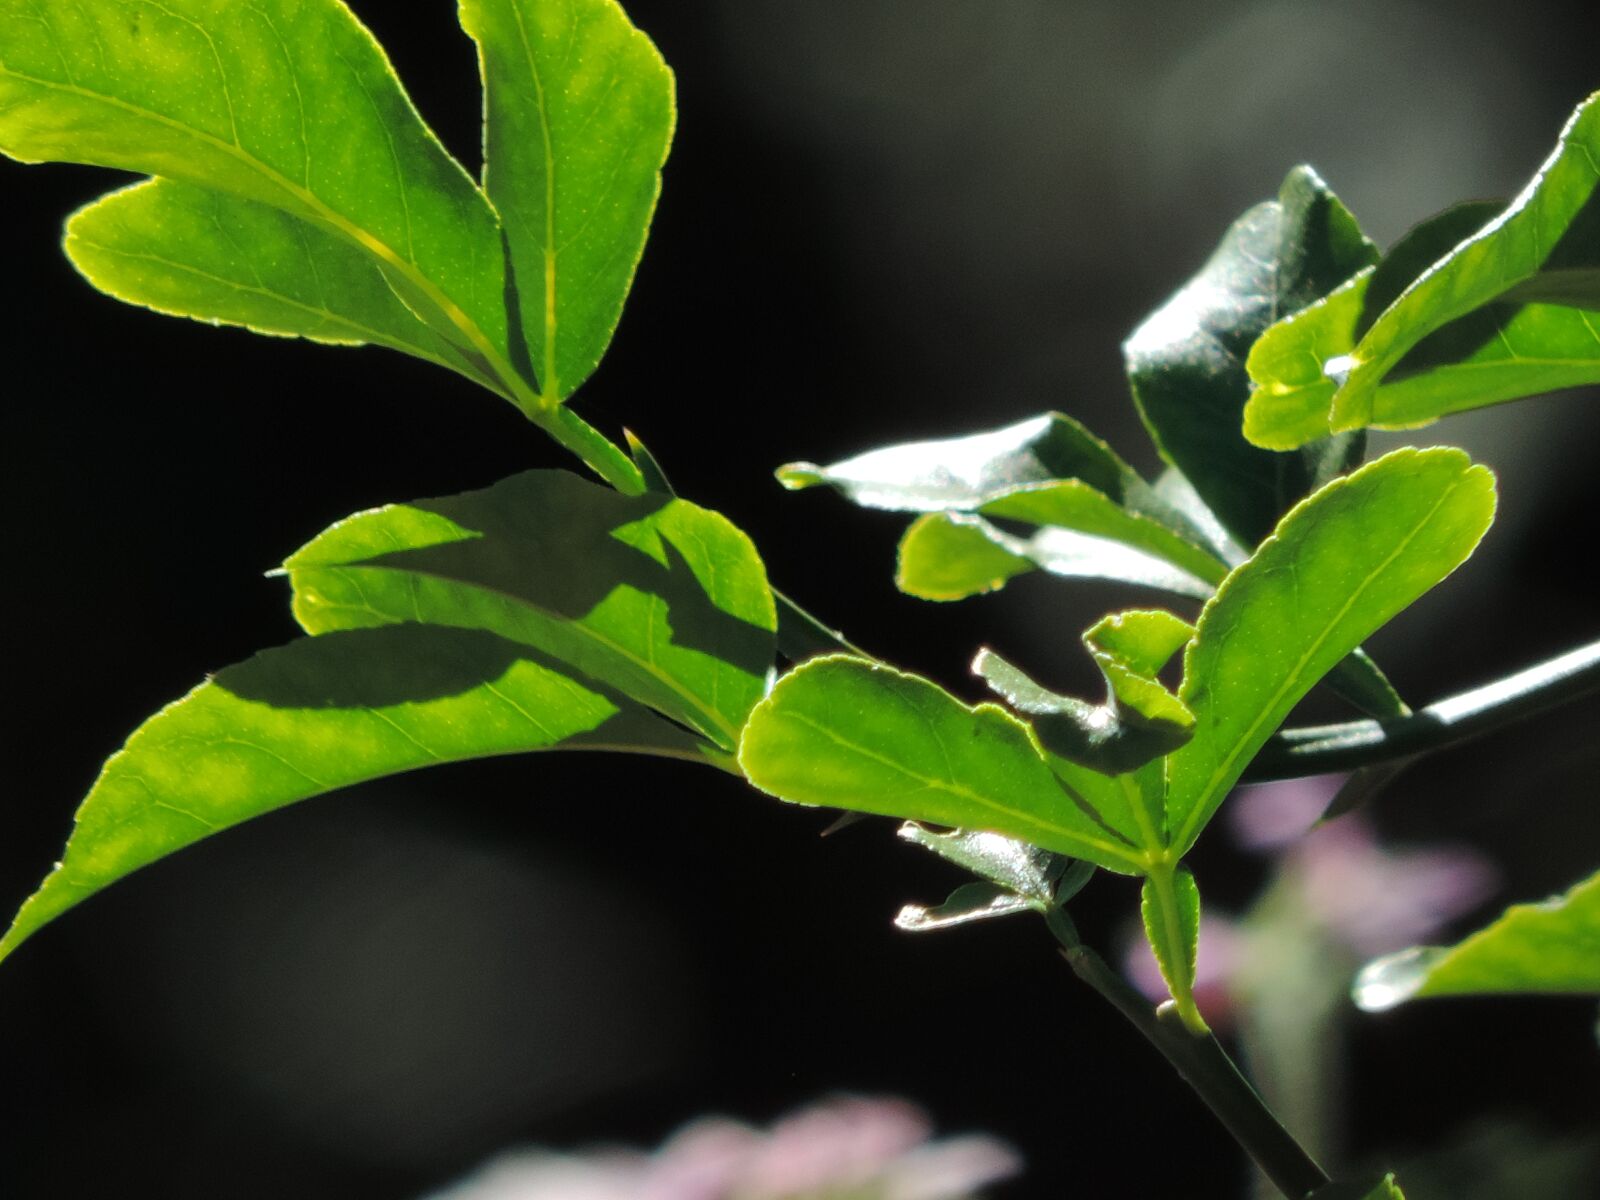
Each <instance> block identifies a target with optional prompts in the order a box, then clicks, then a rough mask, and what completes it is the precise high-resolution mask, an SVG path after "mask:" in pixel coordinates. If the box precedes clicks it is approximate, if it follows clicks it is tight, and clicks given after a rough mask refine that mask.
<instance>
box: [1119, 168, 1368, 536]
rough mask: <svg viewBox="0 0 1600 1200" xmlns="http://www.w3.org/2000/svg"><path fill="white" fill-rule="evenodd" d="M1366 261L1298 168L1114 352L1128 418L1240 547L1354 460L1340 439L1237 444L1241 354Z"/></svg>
mask: <svg viewBox="0 0 1600 1200" xmlns="http://www.w3.org/2000/svg"><path fill="white" fill-rule="evenodd" d="M1376 257H1377V252H1376V250H1375V249H1374V248H1373V246H1372V243H1371V242H1369V241H1367V239H1366V238H1365V237H1364V236H1363V235H1362V233H1361V230H1360V228H1359V227H1358V226H1357V225H1356V222H1355V218H1353V217H1352V216H1351V215H1350V213H1349V211H1348V210H1347V209H1346V208H1345V207H1344V205H1343V204H1341V203H1340V202H1339V199H1338V198H1337V197H1336V196H1334V194H1333V193H1332V192H1331V191H1329V190H1328V188H1327V186H1326V185H1325V184H1324V183H1323V182H1322V180H1321V179H1319V178H1318V177H1317V175H1316V173H1315V172H1313V171H1312V170H1311V169H1310V168H1308V167H1298V168H1296V169H1295V170H1294V171H1292V172H1291V173H1290V174H1289V177H1288V178H1287V179H1286V180H1285V181H1284V184H1283V187H1282V189H1281V190H1280V191H1279V194H1278V198H1277V199H1275V200H1269V201H1267V202H1266V203H1263V204H1258V205H1257V206H1256V207H1254V208H1252V209H1251V210H1250V211H1248V212H1247V213H1245V214H1244V216H1242V217H1241V218H1240V219H1239V220H1238V221H1237V222H1236V223H1235V224H1234V226H1233V228H1232V229H1230V230H1229V231H1228V234H1227V236H1226V237H1224V239H1223V241H1222V244H1221V245H1220V246H1218V248H1217V250H1216V252H1215V253H1214V254H1213V255H1212V256H1211V258H1210V260H1209V261H1208V262H1207V263H1206V265H1205V266H1204V267H1202V268H1201V270H1200V272H1199V274H1197V275H1196V276H1195V277H1194V278H1193V279H1192V280H1190V282H1189V283H1188V284H1187V285H1185V286H1184V288H1183V289H1182V290H1181V291H1179V292H1178V294H1177V295H1175V296H1174V297H1173V298H1172V299H1171V300H1169V301H1168V302H1167V303H1166V304H1165V305H1164V306H1163V307H1162V308H1161V309H1159V310H1158V311H1157V312H1156V313H1155V314H1154V315H1152V316H1151V317H1150V318H1148V319H1147V320H1146V321H1145V322H1144V323H1143V324H1142V325H1140V326H1139V328H1138V329H1137V330H1135V331H1134V333H1133V335H1132V337H1130V338H1129V339H1128V341H1127V344H1126V345H1125V346H1124V348H1123V353H1124V357H1125V358H1126V360H1127V368H1128V378H1129V381H1130V383H1131V384H1132V385H1133V392H1134V397H1135V399H1136V400H1137V401H1138V404H1139V411H1140V413H1141V415H1142V416H1143V417H1144V421H1145V424H1146V426H1147V427H1148V428H1149V430H1150V434H1151V436H1152V437H1153V438H1154V439H1155V442H1156V445H1157V446H1158V447H1159V448H1160V450H1161V453H1162V456H1163V457H1164V458H1165V459H1166V460H1167V461H1168V462H1170V463H1172V464H1173V465H1174V466H1175V467H1177V468H1178V469H1179V470H1181V471H1182V472H1183V473H1184V474H1185V475H1186V476H1187V477H1188V478H1189V481H1190V482H1191V483H1192V484H1193V485H1194V488H1195V490H1196V491H1197V492H1198V493H1199V494H1200V496H1201V497H1202V498H1203V499H1204V500H1205V502H1206V504H1207V505H1209V506H1210V508H1211V509H1212V511H1214V512H1215V513H1216V515H1217V516H1218V518H1220V520H1221V522H1222V524H1223V526H1224V527H1226V528H1227V530H1228V531H1229V532H1230V533H1231V534H1232V535H1233V536H1234V537H1236V538H1237V539H1238V540H1239V541H1240V542H1241V543H1242V544H1244V545H1245V546H1254V545H1255V544H1256V543H1257V542H1258V541H1260V540H1261V538H1263V537H1265V536H1266V534H1267V533H1268V532H1270V531H1271V529H1272V527H1273V525H1274V524H1276V522H1277V520H1278V517H1279V516H1280V515H1281V514H1282V513H1283V512H1285V511H1286V510H1287V509H1288V508H1289V507H1290V506H1292V505H1293V504H1294V503H1295V502H1296V501H1297V500H1299V499H1300V498H1301V497H1302V496H1304V495H1306V494H1307V493H1308V492H1310V491H1312V490H1313V489H1314V488H1316V487H1318V486H1319V485H1320V484H1322V483H1324V482H1326V481H1327V480H1328V479H1329V478H1331V477H1332V476H1333V475H1335V474H1337V473H1338V472H1339V471H1341V470H1344V469H1346V468H1347V467H1348V466H1350V465H1351V464H1352V463H1353V462H1357V461H1359V460H1360V455H1361V450H1362V447H1361V444H1360V443H1359V441H1354V440H1351V439H1348V438H1345V439H1339V440H1337V441H1330V442H1326V443H1323V444H1321V445H1319V446H1317V447H1313V448H1310V449H1308V450H1306V451H1305V452H1303V453H1301V454H1298V455H1295V456H1293V457H1285V456H1281V455H1274V454H1270V453H1267V452H1264V451H1262V450H1261V449H1259V448H1257V447H1255V446H1252V445H1250V444H1249V443H1248V442H1246V441H1245V439H1244V436H1243V435H1242V434H1241V433H1240V422H1241V420H1242V413H1243V411H1244V406H1245V403H1246V401H1247V400H1248V398H1249V380H1248V378H1247V376H1246V374H1245V370H1244V360H1245V356H1246V354H1248V353H1249V350H1250V346H1251V343H1252V342H1254V341H1255V339H1256V338H1257V337H1258V336H1260V334H1261V333H1262V332H1263V331H1264V330H1265V329H1266V328H1267V327H1268V326H1270V325H1272V324H1273V323H1274V322H1275V321H1277V320H1279V319H1280V318H1282V317H1285V316H1287V315H1288V314H1289V313H1292V312H1294V311H1296V310H1297V309H1299V308H1302V307H1304V306H1305V305H1307V304H1309V303H1310V302H1311V301H1313V300H1315V299H1317V298H1318V297H1319V296H1322V295H1325V294H1326V293H1327V292H1329V291H1331V290H1332V289H1333V288H1335V287H1337V286H1338V285H1339V284H1341V283H1343V282H1344V281H1345V280H1346V279H1348V278H1349V277H1350V276H1351V275H1353V274H1354V273H1355V272H1356V271H1358V270H1360V269H1361V268H1362V267H1365V266H1368V265H1370V264H1371V263H1372V262H1373V261H1374V260H1375V259H1376Z"/></svg>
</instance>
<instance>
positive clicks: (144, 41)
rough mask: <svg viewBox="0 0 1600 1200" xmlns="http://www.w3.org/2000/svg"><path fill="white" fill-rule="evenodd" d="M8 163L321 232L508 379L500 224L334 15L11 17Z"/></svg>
mask: <svg viewBox="0 0 1600 1200" xmlns="http://www.w3.org/2000/svg"><path fill="white" fill-rule="evenodd" d="M0 150H3V151H4V152H5V153H6V154H8V155H10V156H11V157H13V158H17V159H20V160H22V161H24V162H46V161H59V162H78V163H86V164H89V165H93V166H102V167H113V168H119V169H122V170H127V171H135V172H138V173H140V174H148V175H160V176H165V177H168V178H171V179H177V180H182V181H185V182H188V183H192V184H198V185H201V186H204V187H210V188H214V189H216V190H218V191H221V192H225V193H228V194H230V195H234V196H238V197H242V198H244V199H248V200H256V201H259V202H261V203H263V204H267V205H270V206H272V207H274V208H278V209H281V210H283V211H284V212H287V213H289V214H291V215H292V216H296V217H300V218H302V219H304V220H307V221H310V222H312V223H313V224H316V225H318V226H320V227H321V228H323V229H325V230H327V231H329V232H331V233H333V234H335V235H337V236H338V237H340V238H342V239H344V240H345V241H347V242H349V243H350V244H352V245H354V246H357V247H360V248H361V249H362V250H363V251H364V252H366V253H367V254H369V255H371V256H372V257H373V259H374V261H376V262H377V264H378V265H379V267H380V269H382V270H383V272H384V274H385V276H386V277H387V278H388V280H389V281H390V283H391V284H392V285H393V286H394V287H395V289H396V290H397V291H398V292H399V293H400V294H401V296H402V297H403V298H404V299H405V301H406V303H407V304H409V305H411V306H412V307H413V308H414V309H415V310H416V311H417V313H418V314H419V315H420V316H421V317H422V319H423V320H424V321H426V322H427V323H428V324H429V325H430V326H431V327H432V328H433V329H434V330H435V332H436V333H438V334H439V335H440V336H442V337H445V338H448V339H449V340H450V341H452V342H454V343H455V344H456V345H457V346H458V347H460V348H461V349H462V350H463V351H464V352H466V353H468V354H470V355H472V356H474V357H476V358H480V359H482V360H483V361H484V362H485V364H486V366H487V367H488V373H490V374H493V375H496V376H500V377H503V378H507V379H509V378H512V372H511V370H510V368H509V367H508V366H507V353H508V344H507V340H506V319H505V278H504V249H503V246H502V243H501V238H500V231H499V228H498V225H497V221H496V218H495V214H494V212H493V210H492V209H491V208H490V207H489V204H488V202H487V200H486V199H485V198H484V196H483V194H482V193H481V192H480V191H479V190H478V189H477V187H476V186H474V184H473V182H472V180H471V179H470V178H469V177H468V176H467V174H466V173H465V172H464V171H463V170H462V169H461V166H460V165H459V164H458V163H457V162H456V161H455V160H454V159H452V158H451V157H450V156H449V155H448V154H447V153H445V151H444V148H443V147H442V146H441V145H440V144H439V141H438V139H437V138H436V137H435V136H434V134H433V133H432V131H431V130H429V129H428V127H427V126H426V125H425V124H423V122H422V119H421V118H420V117H419V116H418V115H417V112H416V109H415V108H413V107H412V104H411V101H410V100H409V99H408V98H407V96H406V94H405V92H404V91H403V90H402V89H401V87H400V83H399V80H397V79H396V78H395V75H394V71H393V70H392V69H391V68H390V66H389V63H388V60H387V59H386V58H385V57H384V54H383V51H382V50H381V49H380V48H379V46H378V44H377V43H376V42H375V41H374V40H373V38H372V36H371V34H369V33H368V32H367V30H366V29H365V28H363V27H362V26H361V25H360V24H359V23H358V22H357V21H356V19H355V17H354V16H353V15H352V14H351V13H350V10H349V9H348V8H346V7H345V6H344V5H343V4H340V3H338V2H337V0H255V2H253V3H250V4H235V3H230V2H228V0H163V3H160V4H157V3H152V2H147V0H74V3H71V4H45V3H39V2H38V0H0Z"/></svg>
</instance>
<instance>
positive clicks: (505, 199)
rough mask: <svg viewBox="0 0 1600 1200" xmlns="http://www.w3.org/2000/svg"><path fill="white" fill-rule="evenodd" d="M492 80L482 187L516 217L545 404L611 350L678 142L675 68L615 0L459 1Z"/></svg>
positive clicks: (529, 330) (523, 292) (520, 283)
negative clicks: (664, 174)
mask: <svg viewBox="0 0 1600 1200" xmlns="http://www.w3.org/2000/svg"><path fill="white" fill-rule="evenodd" d="M461 24H462V26H463V27H464V28H465V29H466V31H467V32H468V33H469V34H471V35H472V37H473V38H474V39H475V40H476V41H477V43H478V50H479V56H480V62H481V67H482V73H483V79H484V92H485V129H484V186H485V187H486V188H487V190H488V193H489V198H490V200H492V201H493V202H494V206H495V208H496V209H497V210H498V211H499V213H500V217H501V219H502V220H503V221H504V222H505V230H506V240H507V244H508V246H509V249H510V256H511V264H512V269H513V273H514V274H515V277H516V281H517V301H518V306H519V308H520V310H521V316H522V333H523V337H524V338H525V340H526V344H527V350H528V353H529V356H530V358H531V360H532V364H533V369H534V372H535V374H536V375H537V377H538V380H539V388H540V391H541V393H542V394H543V396H544V398H545V400H546V401H547V402H554V401H556V400H564V399H566V398H567V397H568V396H570V395H571V394H572V393H573V392H574V391H575V390H576V389H577V388H578V385H579V384H581V383H582V382H583V381H584V380H585V379H587V378H588V377H589V374H590V373H591V372H592V371H593V370H594V368H595V366H596V364H597V363H598V362H599V361H600V356H601V354H603V353H604V352H605V348H606V346H607V344H608V343H609V342H610V341H611V335H612V332H613V331H614V330H615V329H616V327H617V319H618V317H619V316H620V315H621V313H622V302H623V300H624V299H625V298H626V296H627V294H628V289H629V287H630V286H631V285H632V283H633V272H634V268H635V267H636V266H637V265H638V263H639V256H640V255H641V254H642V253H643V251H644V242H645V237H646V235H647V234H648V232H649V228H650V217H651V214H652V213H653V212H654V211H655V205H656V197H657V195H659V193H660V191H661V166H662V164H663V163H664V162H665V161H666V157H667V147H668V145H669V144H670V143H671V141H672V127H673V119H674V108H673V83H672V72H671V71H669V70H668V69H667V65H666V63H664V62H662V61H661V56H660V54H658V53H657V52H656V48H655V47H654V46H652V45H651V44H650V41H649V39H648V38H646V37H645V36H644V35H643V34H642V33H640V32H639V31H638V30H637V29H635V28H634V27H633V26H632V25H631V24H630V23H629V22H628V18H627V17H626V16H625V15H624V13H623V11H622V9H621V8H620V7H619V6H618V5H617V4H616V2H615V0H461Z"/></svg>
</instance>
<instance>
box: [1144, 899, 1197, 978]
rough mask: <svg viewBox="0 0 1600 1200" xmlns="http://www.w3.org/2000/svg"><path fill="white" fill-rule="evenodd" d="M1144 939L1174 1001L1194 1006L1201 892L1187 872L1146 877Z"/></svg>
mask: <svg viewBox="0 0 1600 1200" xmlns="http://www.w3.org/2000/svg"><path fill="white" fill-rule="evenodd" d="M1139 915H1140V916H1141V917H1142V918H1143V920H1144V932H1145V937H1146V938H1147V939H1148V940H1149V942H1150V949H1151V951H1152V952H1153V953H1154V954H1155V958H1156V964H1157V965H1158V966H1159V967H1160V968H1161V978H1163V979H1164V980H1166V981H1167V987H1168V989H1169V990H1170V991H1171V993H1172V995H1173V997H1174V998H1175V999H1180V998H1181V999H1180V1002H1182V1003H1186V1004H1193V999H1192V997H1193V995H1194V972H1195V956H1196V954H1197V952H1198V950H1199V946H1200V890H1199V888H1198V887H1196V886H1195V882H1194V876H1193V875H1192V874H1190V873H1189V871H1188V869H1187V868H1184V867H1179V868H1178V869H1177V870H1176V871H1172V872H1170V873H1169V872H1160V873H1156V874H1151V875H1148V876H1146V877H1145V881H1144V886H1143V887H1142V888H1141V890H1140V893H1139Z"/></svg>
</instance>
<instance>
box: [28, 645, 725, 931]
mask: <svg viewBox="0 0 1600 1200" xmlns="http://www.w3.org/2000/svg"><path fill="white" fill-rule="evenodd" d="M553 749H597V750H599V749H609V750H627V751H637V752H642V753H648V754H662V755H667V756H670V757H674V758H687V759H691V760H697V761H705V762H717V763H719V764H720V765H724V766H726V765H727V763H726V759H724V758H723V757H722V756H721V755H718V754H717V753H716V752H715V751H713V750H712V749H711V748H710V747H709V746H707V745H705V744H704V743H703V742H701V741H700V740H699V739H697V738H695V737H693V736H691V735H690V734H688V733H687V732H685V731H684V730H681V729H679V728H677V727H676V726H674V725H671V724H669V723H667V722H666V721H663V720H661V719H660V718H659V717H656V716H653V715H652V714H650V713H648V712H645V711H644V710H643V709H641V708H638V707H637V706H636V705H634V704H632V703H631V702H630V701H628V700H626V699H624V698H623V697H621V696H618V695H617V694H615V693H614V692H611V691H609V690H608V689H606V688H604V687H601V686H599V685H597V684H595V683H594V682H593V681H590V680H586V679H582V678H581V677H580V676H577V675H574V674H573V673H571V672H569V671H568V670H567V669H566V668H564V667H562V666H560V665H559V664H554V663H552V662H551V661H549V660H548V659H546V658H545V657H543V656H542V655H539V654H537V653H536V652H534V651H531V650H530V649H529V648H528V647H526V646H523V645H518V644H515V643H512V642H508V641H505V640H504V639H501V638H498V637H495V636H493V635H492V634H487V633H481V632H477V631H473V630H462V629H439V628H434V627H430V626H423V625H393V626H389V627H386V628H382V629H364V630H354V631H350V632H345V633H330V634H328V635H326V636H324V637H318V638H310V639H307V640H305V641H300V642H295V643H292V644H290V645H288V646H284V647H281V648H279V649H276V650H267V651H263V652H262V653H260V654H257V655H256V656H255V657H254V658H252V659H250V660H249V661H247V662H244V663H241V664H239V665H238V666H235V667H229V668H228V669H227V670H224V671H221V672H219V673H218V674H217V676H216V677H215V678H214V679H212V680H211V681H210V682H209V683H206V684H203V685H201V686H200V687H198V688H196V689H195V690H194V691H192V692H190V693H189V695H187V696H185V697H184V698H183V699H182V700H179V701H177V702H176V703H174V704H171V705H168V706H167V707H166V708H165V709H163V710H162V711H161V712H160V713H158V714H157V715H156V716H154V717H152V718H151V719H150V720H149V721H147V722H145V724H144V725H143V726H141V727H140V728H139V730H138V731H137V732H135V733H134V735H133V736H132V737H131V738H130V739H129V740H128V744H127V746H126V747H124V748H123V749H122V750H121V751H120V752H118V753H117V754H116V755H114V756H113V757H112V758H111V760H110V761H109V762H107V763H106V765H105V768H104V770H103V771H102V772H101V774H100V778H99V780H98V781H97V782H96V783H95V785H94V788H93V790H91V791H90V793H89V795H88V797H87V798H86V799H85V800H84V802H83V805H82V807H81V808H80V809H79V810H78V816H77V823H76V826H75V827H74V829H73V833H72V839H71V841H70V842H69V843H68V844H67V850H66V853H65V855H64V856H63V857H62V861H61V863H60V865H59V866H57V867H56V869H55V871H54V872H53V873H52V874H51V875H50V876H49V878H48V879H46V880H45V882H44V885H43V886H42V887H41V888H40V889H39V891H38V892H37V893H35V894H34V896H33V897H32V898H31V899H29V900H28V902H27V903H26V904H25V905H24V906H23V907H22V910H21V912H19V913H18V914H17V917H16V920H15V922H14V923H13V925H12V926H11V930H10V932H9V933H7V934H6V936H5V939H4V940H3V941H0V958H3V957H4V956H5V955H7V954H9V953H10V952H11V951H12V950H14V949H15V948H16V947H17V946H18V945H20V944H21V943H22V941H23V940H24V939H26V938H27V937H28V936H30V935H31V934H32V933H34V932H35V931H36V930H38V929H39V928H40V927H41V926H43V925H45V924H46V923H48V922H49V921H51V920H54V919H55V918H56V917H58V916H60V915H61V914H62V913H64V912H65V911H67V910H68V909H69V908H71V907H73V906H74V905H75V904H77V903H79V902H80V901H82V900H84V899H87V898H88V897H89V896H91V895H93V894H94V893H95V892H98V891H99V890H100V889H102V888H104V887H106V886H107V885H109V884H111V883H114V882H115V881H116V880H118V879H121V878H122V877H123V876H125V875H127V874H129V873H130V872H132V871H135V870H137V869H138V868H139V867H142V866H146V865H148V864H150V863H153V862H155V861H157V860H158V859H161V858H164V857H165V856H167V855H168V854H171V853H173V852H174V851H176V850H179V849H182V848H183V847H185V846H188V845H191V844H193V843H194V842H197V841H200V840H201V839H202V838H205V837H209V836H210V835H211V834H213V833H217V832H219V831H220V830H223V829H227V828H229V827H230V826H233V825H237V824H239V823H240V822H241V821H246V820H248V819H250V818H251V817H256V816H260V815H261V814H262V813H266V812H270V811H272V810H273V809H276V808H281V807H282V806H284V805H286V804H290V803H293V802H294V801H296V800H303V799H306V798H307V797H310V796H316V795H320V794H322V793H324V792H330V791H333V790H334V789H336V788H341V787H346V786H348V785H350V784H353V783H359V782H361V781H362V780H367V779H374V778H377V777H379V776H382V775H392V774H394V773H396V772H399V771H406V770H410V769H412V768H414V767H425V766H431V765H433V764H435V763H443V762H454V761H458V760H461V759H469V758H481V757H484V756H486V755H492V754H513V753H519V752H522V751H528V750H553Z"/></svg>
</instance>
